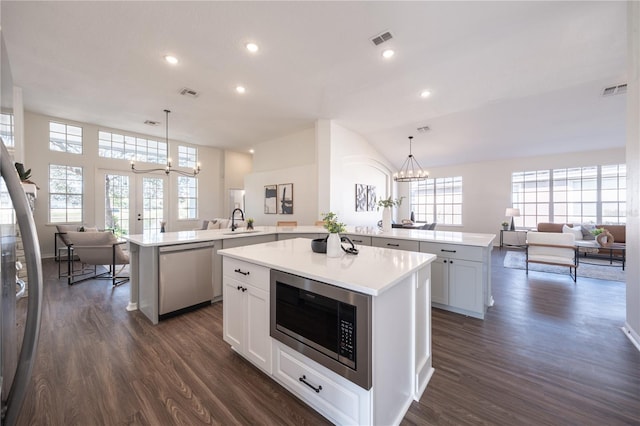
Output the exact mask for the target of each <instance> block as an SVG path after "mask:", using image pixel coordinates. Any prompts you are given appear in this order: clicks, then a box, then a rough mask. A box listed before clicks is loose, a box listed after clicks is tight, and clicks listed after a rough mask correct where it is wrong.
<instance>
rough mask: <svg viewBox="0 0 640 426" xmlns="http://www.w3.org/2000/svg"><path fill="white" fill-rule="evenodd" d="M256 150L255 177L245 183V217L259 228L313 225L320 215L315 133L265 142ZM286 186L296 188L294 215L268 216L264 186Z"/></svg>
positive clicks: (250, 177)
mask: <svg viewBox="0 0 640 426" xmlns="http://www.w3.org/2000/svg"><path fill="white" fill-rule="evenodd" d="M254 150H255V152H254V154H253V173H250V174H248V175H247V176H246V177H245V179H244V188H245V191H246V192H245V203H246V205H245V213H246V217H251V218H253V219H254V220H255V224H256V225H275V224H276V222H277V221H279V220H295V221H297V222H298V223H299V224H300V225H312V224H313V223H314V222H315V221H316V220H317V215H318V201H317V188H318V177H317V166H316V141H315V129H314V128H309V129H305V130H303V131H300V132H296V133H293V134H290V135H287V136H285V137H281V138H277V139H272V140H268V141H265V142H262V143H260V144H257V145H256V146H255V148H254ZM283 183H292V184H293V214H287V215H283V214H265V213H264V187H265V185H277V184H283Z"/></svg>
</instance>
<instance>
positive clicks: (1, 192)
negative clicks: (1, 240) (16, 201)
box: [0, 138, 16, 232]
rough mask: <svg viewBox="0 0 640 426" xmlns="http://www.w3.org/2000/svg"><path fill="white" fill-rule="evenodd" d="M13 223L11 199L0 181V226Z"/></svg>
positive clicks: (14, 221)
mask: <svg viewBox="0 0 640 426" xmlns="http://www.w3.org/2000/svg"><path fill="white" fill-rule="evenodd" d="M3 139H4V138H3ZM14 223H16V216H15V210H13V203H12V202H11V197H10V196H9V190H8V189H7V184H6V182H5V181H4V179H0V225H11V224H14ZM3 232H4V231H3Z"/></svg>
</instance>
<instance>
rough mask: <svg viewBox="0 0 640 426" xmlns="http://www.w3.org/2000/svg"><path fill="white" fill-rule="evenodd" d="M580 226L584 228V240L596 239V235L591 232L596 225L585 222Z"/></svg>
mask: <svg viewBox="0 0 640 426" xmlns="http://www.w3.org/2000/svg"><path fill="white" fill-rule="evenodd" d="M580 228H582V239H583V240H595V239H596V237H595V236H594V235H593V234H592V233H591V231H592V230H594V229H595V226H593V225H591V224H583V225H580Z"/></svg>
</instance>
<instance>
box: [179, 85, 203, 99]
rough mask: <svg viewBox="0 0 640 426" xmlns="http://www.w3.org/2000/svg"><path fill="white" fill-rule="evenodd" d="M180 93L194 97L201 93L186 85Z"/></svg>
mask: <svg viewBox="0 0 640 426" xmlns="http://www.w3.org/2000/svg"><path fill="white" fill-rule="evenodd" d="M180 94H181V95H182V96H189V97H192V98H197V97H198V95H199V93H198V92H196V91H195V90H193V89H189V88H188V87H185V88H183V89H180Z"/></svg>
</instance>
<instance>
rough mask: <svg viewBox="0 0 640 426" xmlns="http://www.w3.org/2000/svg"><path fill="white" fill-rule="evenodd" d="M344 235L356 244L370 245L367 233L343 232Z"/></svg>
mask: <svg viewBox="0 0 640 426" xmlns="http://www.w3.org/2000/svg"><path fill="white" fill-rule="evenodd" d="M344 236H345V237H348V238H349V239H350V240H351V241H353V244H355V245H357V246H370V245H371V237H369V236H368V235H359V234H344Z"/></svg>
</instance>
